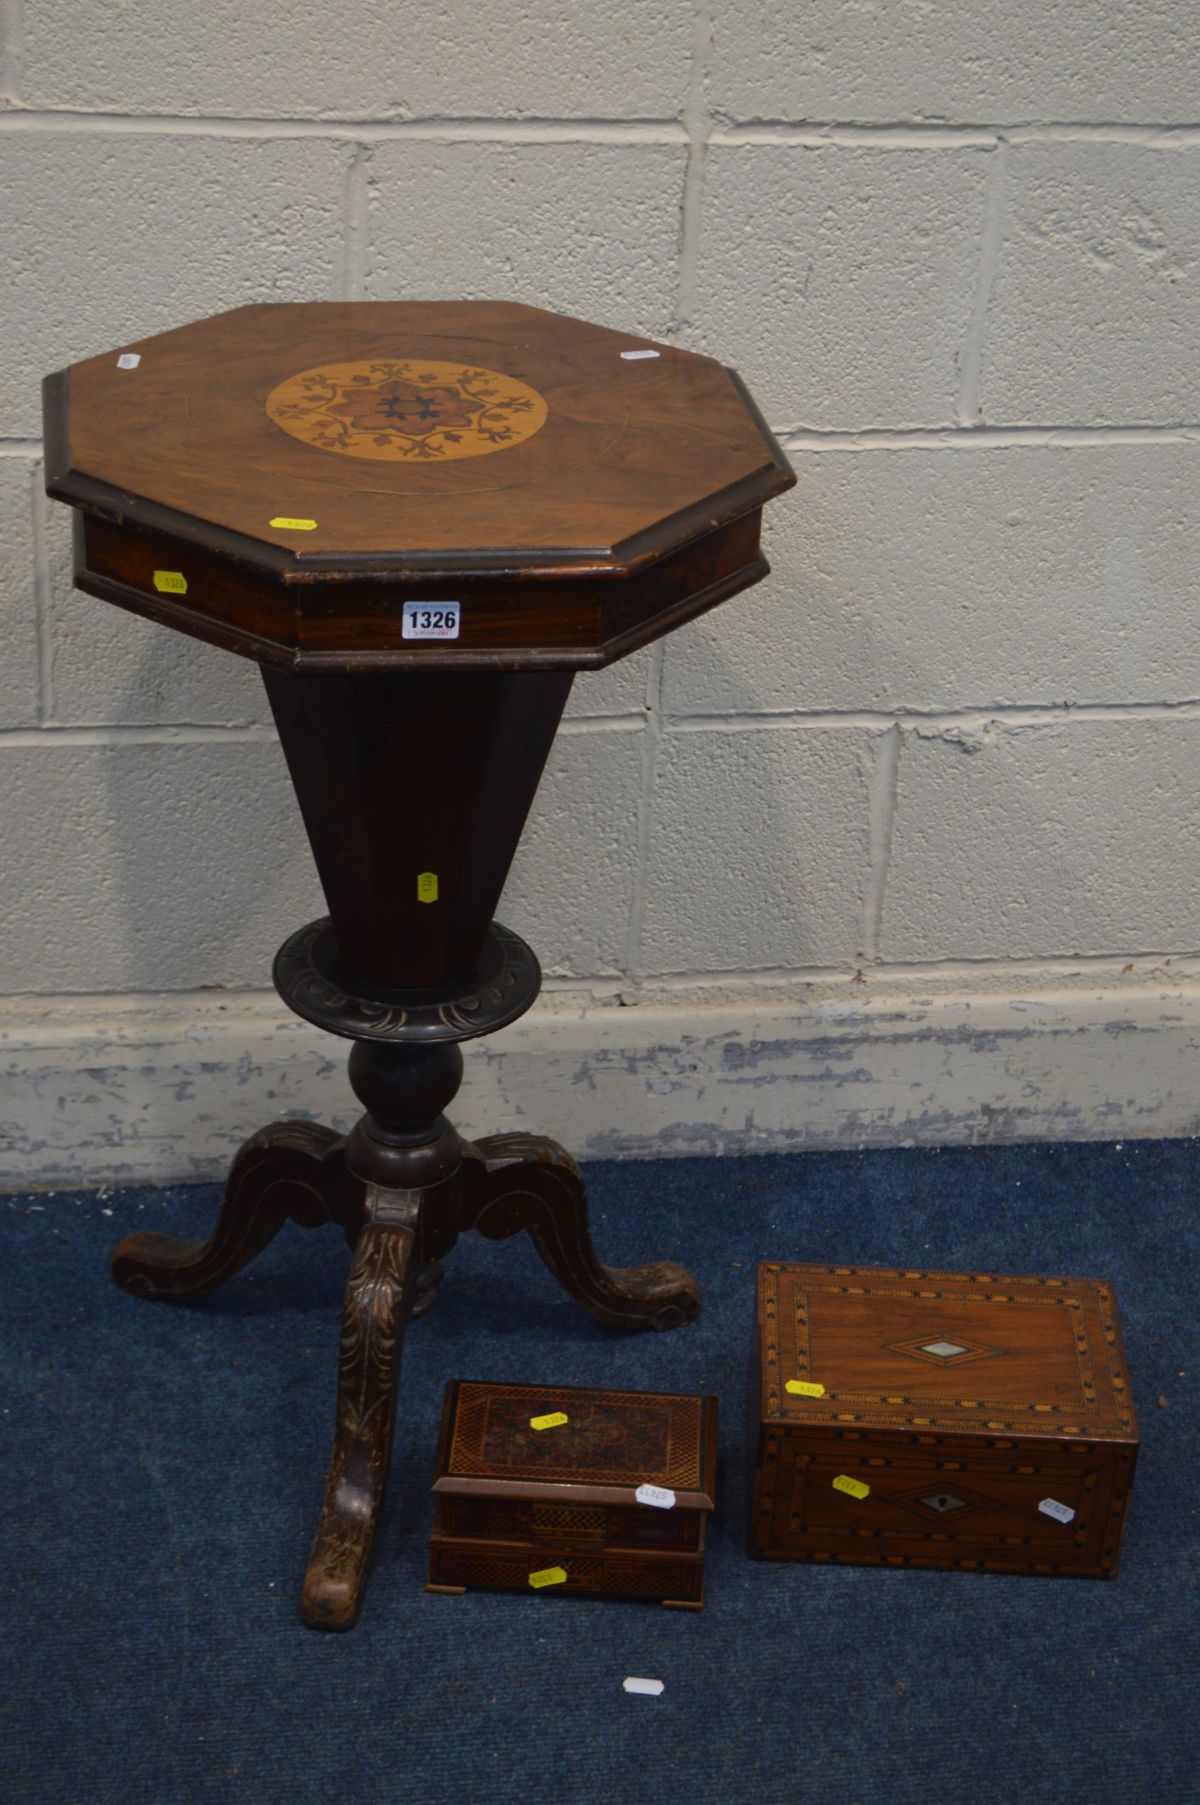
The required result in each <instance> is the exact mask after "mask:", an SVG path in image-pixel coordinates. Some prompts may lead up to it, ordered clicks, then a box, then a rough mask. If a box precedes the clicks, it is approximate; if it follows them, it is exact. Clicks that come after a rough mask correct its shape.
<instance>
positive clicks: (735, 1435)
mask: <svg viewBox="0 0 1200 1805" xmlns="http://www.w3.org/2000/svg"><path fill="white" fill-rule="evenodd" d="M588 1177H589V1180H590V1183H591V1189H592V1198H593V1222H594V1229H595V1237H596V1241H597V1244H598V1246H599V1249H600V1251H601V1254H602V1257H604V1258H605V1259H607V1260H609V1261H610V1262H612V1263H618V1264H619V1263H635V1262H638V1261H641V1260H644V1259H649V1258H662V1257H668V1256H669V1257H672V1258H678V1259H681V1260H684V1261H685V1262H686V1263H687V1264H688V1265H689V1266H690V1267H691V1268H692V1269H693V1270H694V1271H695V1273H696V1274H697V1276H698V1278H699V1279H700V1281H701V1284H702V1285H703V1288H704V1297H705V1303H704V1310H703V1313H702V1315H701V1318H700V1321H699V1322H698V1323H697V1324H696V1325H695V1326H694V1327H692V1328H689V1329H685V1330H683V1331H681V1332H678V1333H675V1334H670V1335H663V1336H654V1335H641V1336H635V1337H630V1338H628V1339H626V1338H624V1337H619V1336H615V1335H613V1334H612V1333H610V1332H608V1331H605V1330H603V1329H601V1328H599V1327H598V1326H597V1325H595V1324H593V1323H592V1322H590V1320H589V1319H587V1318H586V1317H584V1316H583V1315H581V1314H580V1313H579V1312H577V1311H576V1310H575V1309H574V1308H573V1307H572V1306H571V1305H570V1304H569V1303H568V1302H566V1301H565V1300H564V1299H563V1298H562V1297H561V1296H560V1295H559V1293H558V1292H557V1291H556V1289H555V1287H554V1285H553V1283H552V1281H551V1279H550V1277H549V1275H548V1274H547V1273H546V1272H545V1270H544V1269H543V1267H542V1266H541V1264H540V1262H539V1261H538V1260H537V1257H536V1255H535V1254H534V1253H533V1250H532V1249H531V1248H529V1247H527V1246H526V1244H525V1242H524V1239H523V1238H522V1239H520V1240H518V1241H513V1242H508V1243H505V1244H502V1245H494V1244H490V1243H486V1242H484V1241H482V1240H480V1239H479V1238H477V1237H474V1236H471V1237H468V1238H467V1239H465V1240H464V1241H463V1242H462V1243H460V1245H459V1248H458V1250H457V1252H456V1253H455V1255H454V1257H453V1260H452V1262H451V1265H450V1269H449V1273H448V1276H447V1279H446V1281H445V1282H444V1284H443V1285H442V1288H441V1291H440V1293H439V1295H438V1300H437V1303H436V1306H435V1308H434V1310H433V1312H432V1314H431V1315H430V1316H429V1317H428V1318H426V1319H425V1320H424V1321H423V1322H421V1323H419V1324H417V1325H416V1326H415V1327H414V1329H413V1330H412V1332H411V1333H410V1336H409V1339H408V1345H407V1348H406V1351H405V1359H404V1374H403V1380H402V1390H401V1404H400V1409H399V1413H398V1418H397V1432H396V1449H395V1462H394V1466H393V1479H392V1490H391V1495H390V1498H389V1501H388V1507H387V1513H386V1517H385V1521H384V1525H383V1529H382V1531H381V1535H380V1545H379V1547H378V1553H377V1559H376V1564H375V1570H374V1574H373V1576H372V1580H371V1583H370V1587H369V1590H368V1593H367V1599H366V1604H365V1606H364V1609H363V1614H362V1618H361V1620H360V1624H359V1627H358V1629H356V1630H355V1631H353V1632H352V1633H351V1634H349V1635H346V1636H329V1635H320V1634H314V1633H313V1632H311V1631H308V1630H305V1629H304V1628H303V1627H302V1626H301V1624H300V1622H299V1620H298V1616H297V1608H296V1606H297V1595H298V1588H299V1583H300V1579H301V1575H302V1573H303V1569H304V1563H305V1559H306V1556H307V1553H308V1546H309V1541H310V1537H311V1534H312V1530H313V1527H314V1524H315V1517H316V1510H317V1506H318V1502H319V1499H320V1496H321V1491H322V1487H323V1483H324V1475H325V1464H326V1460H327V1456H328V1439H329V1433H330V1429H331V1418H332V1401H333V1374H334V1368H335V1360H336V1348H337V1335H338V1321H339V1314H340V1298H341V1287H342V1284H343V1281H344V1278H345V1272H346V1267H347V1263H348V1258H349V1255H348V1252H347V1250H346V1248H345V1244H344V1242H343V1241H342V1240H341V1237H340V1236H339V1235H338V1234H337V1232H336V1231H335V1230H332V1229H327V1230H325V1231H323V1232H321V1233H305V1232H304V1231H302V1230H300V1229H295V1228H288V1229H287V1230H285V1232H284V1234H283V1235H281V1236H280V1238H279V1239H278V1240H277V1241H276V1242H275V1243H274V1245H273V1246H272V1247H271V1248H270V1249H269V1250H268V1251H267V1253H266V1254H264V1255H263V1256H261V1257H260V1259H259V1260H258V1261H257V1263H256V1264H255V1265H254V1266H252V1267H250V1268H248V1269H247V1271H246V1272H244V1273H243V1274H241V1275H240V1276H239V1277H238V1278H237V1279H235V1280H234V1281H233V1282H231V1283H230V1284H229V1285H228V1286H227V1287H226V1288H225V1289H224V1290H223V1291H219V1292H217V1293H215V1294H214V1295H213V1296H211V1297H209V1298H207V1299H202V1300H199V1301H197V1302H195V1303H190V1304H175V1305H170V1304H161V1303H160V1304H148V1303H144V1302H141V1301H139V1300H136V1299H133V1298H129V1297H125V1296H123V1295H121V1294H120V1293H119V1292H117V1291H116V1290H115V1288H114V1287H113V1286H112V1285H111V1284H110V1282H109V1280H108V1278H107V1276H106V1258H107V1253H108V1250H109V1248H110V1246H111V1245H112V1243H113V1242H114V1241H115V1240H116V1239H117V1238H119V1236H120V1235H121V1234H123V1233H124V1232H125V1231H126V1230H127V1229H129V1228H132V1227H137V1226H143V1227H149V1226H153V1227H156V1228H158V1227H161V1228H164V1229H169V1230H171V1231H174V1232H178V1233H189V1234H203V1233H206V1232H207V1228H208V1225H209V1223H210V1220H211V1217H212V1213H213V1209H214V1205H215V1199H216V1195H217V1193H216V1191H215V1189H214V1188H213V1187H211V1186H207V1187H188V1188H179V1189H171V1190H158V1191H147V1190H125V1191H120V1192H117V1193H116V1194H114V1195H112V1196H110V1197H104V1196H103V1195H97V1194H96V1193H94V1192H93V1193H79V1192H75V1193H71V1194H66V1193H62V1194H59V1195H57V1196H45V1195H43V1196H24V1197H9V1198H4V1199H0V1222H2V1224H3V1232H4V1237H5V1242H6V1257H5V1259H4V1262H3V1267H2V1274H3V1277H2V1280H0V1283H2V1285H3V1289H4V1292H5V1296H4V1310H3V1322H4V1327H3V1331H2V1345H3V1358H4V1365H3V1372H4V1402H3V1416H2V1417H0V1424H2V1425H3V1434H4V1439H5V1443H6V1444H7V1445H6V1458H5V1462H4V1468H3V1472H4V1489H3V1505H2V1521H3V1533H4V1539H5V1547H4V1562H3V1572H4V1574H5V1575H6V1576H7V1577H6V1581H5V1587H6V1591H5V1598H4V1603H5V1618H6V1622H7V1626H8V1627H7V1630H6V1632H5V1634H4V1641H3V1646H4V1661H3V1665H4V1668H5V1669H6V1677H5V1678H4V1680H3V1681H0V1688H2V1692H3V1712H4V1717H3V1720H2V1721H3V1725H4V1750H5V1753H4V1758H3V1765H2V1767H0V1773H2V1774H3V1778H4V1795H5V1797H6V1798H7V1799H9V1800H14V1801H16V1802H17V1805H35V1802H37V1805H41V1802H42V1801H47V1802H50V1801H53V1802H54V1805H61V1802H63V1801H71V1802H72V1805H74V1802H76V1801H79V1802H82V1805H92V1802H96V1805H126V1802H128V1805H143V1802H146V1805H176V1802H177V1801H187V1802H189V1805H190V1802H192V1801H196V1802H201V1805H207V1802H208V1801H212V1802H213V1805H235V1802H236V1805H240V1802H241V1801H247V1802H250V1801H253V1802H254V1805H275V1802H276V1801H279V1802H281V1805H282V1802H283V1801H288V1802H289V1805H293V1802H295V1801H308V1800H314V1801H326V1800H335V1801H340V1800H343V1799H346V1800H350V1799H353V1800H368V1799H369V1800H373V1801H380V1802H381V1805H409V1802H410V1801H415V1802H419V1805H468V1802H469V1801H474V1800H476V1799H488V1800H494V1801H498V1802H499V1805H517V1802H518V1801H524V1800H530V1801H532V1800H545V1801H548V1802H549V1805H626V1802H628V1805H649V1802H654V1801H658V1802H660V1805H662V1802H665V1801H667V1800H675V1799H686V1798H692V1799H696V1800H700V1801H703V1805H710V1802H711V1805H726V1802H740V1801H742V1800H746V1801H750V1800H754V1801H763V1802H764V1805H765V1802H767V1801H791V1800H797V1801H798V1800H804V1801H810V1802H812V1805H826V1802H828V1805H875V1802H876V1801H887V1805H908V1802H910V1801H911V1802H912V1805H974V1802H976V1801H978V1802H981V1805H1009V1802H1010V1801H1011V1802H1012V1805H1018V1801H1019V1802H1022V1805H1023V1802H1025V1801H1029V1800H1038V1801H1040V1800H1053V1801H1056V1802H1058V1801H1063V1802H1064V1805H1065V1802H1072V1801H1082V1800H1087V1801H1092V1802H1096V1805H1108V1802H1110V1801H1113V1802H1115V1801H1140V1800H1147V1801H1154V1802H1155V1805H1166V1802H1167V1801H1169V1802H1170V1805H1181V1802H1184V1801H1192V1800H1196V1799H1197V1798H1200V1781H1198V1778H1197V1775H1198V1773H1200V1737H1198V1733H1197V1714H1198V1706H1200V1687H1198V1685H1197V1669H1196V1659H1195V1657H1196V1647H1195V1612H1196V1585H1195V1580H1196V1566H1197V1497H1198V1496H1200V1448H1198V1444H1197V1431H1196V1422H1195V1413H1194V1410H1193V1409H1192V1407H1191V1400H1192V1398H1193V1396H1194V1392H1195V1381H1196V1375H1197V1371H1198V1370H1200V1352H1198V1350H1197V1348H1196V1346H1195V1340H1196V1323H1197V1316H1198V1309H1197V1303H1198V1299H1197V1276H1198V1275H1197V1259H1196V1238H1195V1231H1194V1228H1193V1224H1194V1222H1195V1221H1196V1207H1197V1194H1198V1193H1200V1150H1198V1148H1197V1145H1196V1144H1195V1143H1191V1142H1162V1141H1145V1142H1140V1143H1126V1144H1125V1145H1124V1146H1096V1145H1087V1146H1061V1145H1059V1146H1044V1147H1019V1148H1013V1147H1008V1148H992V1149H975V1150H947V1151H942V1152H936V1151H925V1150H905V1151H895V1152H882V1153H878V1152H877V1153H864V1154H855V1153H834V1154H809V1155H789V1156H786V1157H785V1156H779V1157H773V1156H771V1157H759V1158H754V1159H726V1160H712V1159H685V1160H676V1161H663V1162H654V1163H645V1164H618V1163H612V1162H606V1163H602V1164H595V1165H593V1166H591V1168H590V1169H589V1172H588ZM763 1256H769V1257H774V1258H792V1259H809V1260H841V1261H854V1262H861V1263H864V1264H879V1265H892V1264H895V1265H924V1266H929V1267H935V1268H936V1267H941V1268H950V1269H958V1268H975V1269H980V1268H982V1269H985V1270H986V1269H988V1268H992V1269H998V1270H1001V1271H1009V1272H1043V1273H1103V1274H1106V1275H1108V1276H1110V1277H1112V1278H1113V1279H1115V1281H1116V1285H1117V1293H1118V1297H1119V1299H1120V1302H1121V1311H1122V1318H1123V1322H1124V1328H1125V1338H1126V1344H1127V1348H1128V1352H1129V1357H1130V1363H1131V1366H1132V1369H1133V1378H1134V1392H1135V1399H1136V1403H1137V1407H1138V1412H1139V1417H1140V1425H1141V1432H1142V1455H1141V1462H1140V1466H1139V1470H1138V1476H1137V1483H1136V1487H1135V1492H1134V1498H1133V1503H1132V1507H1131V1512H1130V1520H1129V1527H1128V1531H1127V1535H1126V1541H1125V1552H1124V1557H1123V1561H1122V1566H1121V1572H1120V1575H1119V1577H1118V1578H1117V1579H1116V1580H1115V1581H1113V1582H1110V1583H1105V1582H1101V1581H1088V1580H1044V1579H1043V1580H1036V1579H1025V1578H1010V1577H1005V1576H999V1575H995V1576H993V1575H972V1574H936V1573H920V1572H880V1571H873V1570H871V1569H865V1568H858V1569H854V1568H835V1569H816V1568H809V1567H801V1566H786V1565H779V1564H767V1563H761V1562H756V1561H751V1560H750V1559H748V1558H747V1556H746V1554H745V1552H744V1548H745V1523H746V1515H747V1502H748V1490H749V1483H750V1472H751V1465H752V1461H753V1439H754V1438H753V1432H752V1427H751V1425H749V1424H748V1423H747V1422H746V1420H745V1417H744V1398H745V1380H746V1369H747V1361H748V1356H749V1350H750V1345H751V1332H752V1318H753V1278H754V1263H755V1261H756V1260H757V1259H758V1258H760V1257H763ZM451 1376H459V1377H464V1378H494V1379H507V1380H528V1381H532V1382H551V1381H553V1382H558V1383H563V1384H569V1385H613V1384H619V1385H623V1386H630V1387H642V1388H646V1389H662V1390H673V1391H701V1392H709V1391H711V1392H715V1393H717V1395H718V1396H719V1397H720V1400H721V1409H722V1436H721V1442H722V1459H723V1472H722V1474H721V1478H720V1486H719V1513H718V1517H717V1520H716V1522H715V1523H714V1526H713V1534H712V1536H711V1539H710V1544H709V1547H710V1553H709V1567H708V1604H707V1606H706V1609H705V1610H704V1611H703V1612H702V1613H697V1614H692V1613H687V1612H672V1611H664V1610H662V1609H661V1608H659V1607H657V1606H655V1605H650V1604H645V1603H636V1602H634V1603H624V1602H617V1601H608V1600H578V1601H576V1600H571V1599H567V1598H563V1597H561V1596H560V1597H555V1596H554V1595H553V1594H550V1593H540V1594H530V1595H528V1596H521V1597H516V1596H509V1595H505V1594H499V1593H495V1594H479V1593H477V1594H474V1595H470V1596H467V1597H465V1598H457V1599H456V1598H445V1597H437V1596H433V1595H430V1594H427V1593H426V1592H424V1590H423V1589H422V1588H423V1584H424V1576H425V1546H426V1536H427V1533H428V1528H429V1521H430V1510H431V1502H430V1499H429V1496H428V1492H427V1487H428V1484H429V1480H430V1477H431V1469H432V1464H433V1458H434V1449H435V1442H436V1431H437V1420H438V1411H439V1406H440V1401H441V1396H442V1388H443V1385H444V1382H445V1380H446V1379H447V1378H449V1377H451ZM626 1674H638V1675H647V1676H652V1677H656V1678H660V1679H662V1680H664V1681H665V1685H666V1690H665V1692H664V1693H663V1695H662V1697H661V1698H658V1699H654V1698H638V1697H630V1696H627V1695H626V1694H625V1693H624V1692H623V1691H622V1689H621V1681H622V1679H623V1678H624V1676H625V1675H626Z"/></svg>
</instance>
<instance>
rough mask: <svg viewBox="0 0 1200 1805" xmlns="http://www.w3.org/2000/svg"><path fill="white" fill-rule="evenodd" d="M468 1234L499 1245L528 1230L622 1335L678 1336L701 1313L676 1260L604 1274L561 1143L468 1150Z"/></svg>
mask: <svg viewBox="0 0 1200 1805" xmlns="http://www.w3.org/2000/svg"><path fill="white" fill-rule="evenodd" d="M463 1173H464V1182H465V1185H466V1209H465V1211H464V1226H465V1227H470V1228H477V1229H478V1230H479V1232H480V1234H482V1235H487V1236H488V1237H489V1239H491V1240H494V1241H501V1240H504V1239H505V1237H506V1236H508V1235H515V1234H516V1233H517V1232H518V1231H519V1230H520V1229H527V1230H528V1231H529V1233H530V1235H531V1236H532V1237H533V1241H534V1244H535V1246H536V1247H537V1250H538V1252H539V1253H540V1254H541V1256H542V1258H543V1260H545V1262H546V1264H547V1266H548V1267H549V1268H550V1270H551V1272H552V1273H553V1274H554V1276H555V1278H556V1279H557V1280H558V1282H559V1284H560V1285H562V1287H563V1289H564V1290H565V1291H567V1292H568V1293H569V1294H570V1296H571V1297H573V1298H574V1299H575V1300H576V1302H577V1303H580V1304H582V1305H583V1307H584V1309H585V1310H587V1311H589V1312H590V1314H591V1315H592V1316H594V1317H595V1318H596V1319H597V1321H598V1322H603V1323H607V1324H608V1325H609V1327H610V1328H614V1329H644V1328H650V1329H676V1328H679V1327H680V1326H681V1325H682V1324H683V1323H685V1322H691V1321H692V1320H693V1319H694V1317H695V1316H696V1315H697V1313H698V1312H699V1309H700V1290H699V1287H698V1285H697V1284H696V1281H695V1279H694V1278H692V1276H691V1274H690V1273H688V1272H686V1271H685V1270H684V1268H683V1267H682V1266H677V1265H675V1263H674V1262H673V1261H671V1260H661V1261H658V1262H656V1263H655V1264H653V1265H650V1266H624V1267H622V1266H602V1265H601V1264H600V1261H599V1260H598V1259H597V1257H596V1250H595V1248H594V1247H593V1246H592V1242H591V1237H590V1236H589V1234H588V1226H587V1192H586V1190H585V1188H584V1183H583V1178H582V1175H581V1173H580V1171H579V1167H578V1166H577V1165H576V1164H575V1161H574V1160H573V1159H572V1158H571V1156H570V1154H569V1153H566V1152H564V1150H563V1149H562V1148H561V1147H559V1146H557V1145H556V1144H555V1142H553V1141H544V1140H539V1139H538V1138H537V1137H536V1136H535V1135H529V1134H495V1135H490V1136H489V1137H488V1138H487V1140H483V1141H476V1142H475V1144H474V1145H473V1146H470V1145H469V1146H468V1147H467V1149H466V1157H465V1160H464V1166H463Z"/></svg>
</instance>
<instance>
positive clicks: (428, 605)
mask: <svg viewBox="0 0 1200 1805" xmlns="http://www.w3.org/2000/svg"><path fill="white" fill-rule="evenodd" d="M461 618H462V603H461V602H405V604H404V628H403V634H404V638H405V639H457V638H458V628H459V622H460V620H461Z"/></svg>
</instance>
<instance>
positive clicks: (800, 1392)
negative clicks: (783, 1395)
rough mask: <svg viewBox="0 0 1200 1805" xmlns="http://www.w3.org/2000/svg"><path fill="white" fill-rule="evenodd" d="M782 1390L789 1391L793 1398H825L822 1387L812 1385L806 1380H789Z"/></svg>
mask: <svg viewBox="0 0 1200 1805" xmlns="http://www.w3.org/2000/svg"><path fill="white" fill-rule="evenodd" d="M783 1389H784V1390H785V1391H790V1392H791V1394H792V1396H793V1397H794V1398H823V1397H824V1396H825V1387H824V1386H823V1385H812V1384H810V1383H809V1381H808V1380H807V1379H789V1380H788V1382H787V1384H786V1385H785V1386H784V1388H783Z"/></svg>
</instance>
